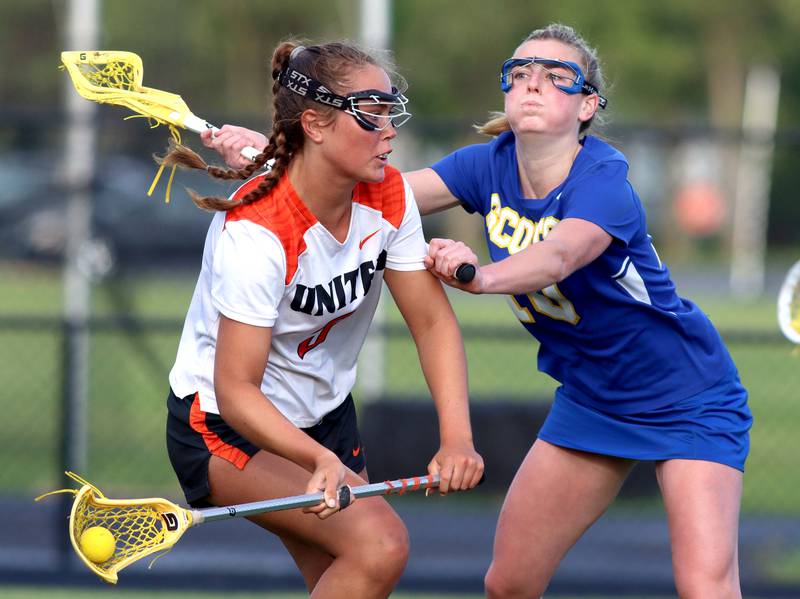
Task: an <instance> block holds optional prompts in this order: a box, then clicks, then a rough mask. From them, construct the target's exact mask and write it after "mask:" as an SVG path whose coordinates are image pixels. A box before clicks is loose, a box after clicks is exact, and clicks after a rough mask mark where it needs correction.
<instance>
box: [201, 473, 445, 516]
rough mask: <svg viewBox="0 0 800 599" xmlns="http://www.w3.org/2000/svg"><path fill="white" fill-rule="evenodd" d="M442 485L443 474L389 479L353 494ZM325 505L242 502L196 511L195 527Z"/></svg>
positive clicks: (302, 499) (318, 499)
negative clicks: (201, 524)
mask: <svg viewBox="0 0 800 599" xmlns="http://www.w3.org/2000/svg"><path fill="white" fill-rule="evenodd" d="M438 486H439V475H438V474H434V475H427V476H415V477H413V478H400V479H397V480H387V481H386V482H382V483H373V484H369V485H360V486H358V487H353V488H352V489H351V493H352V495H353V497H372V496H375V495H391V494H402V493H405V492H406V491H416V490H417V489H432V488H435V487H438ZM320 503H322V493H309V494H307V495H294V496H292V497H280V498H278V499H267V500H266V501H254V502H252V503H242V504H239V505H229V506H226V507H212V508H204V509H201V510H193V511H192V526H195V525H197V524H200V523H202V522H213V521H215V520H226V519H228V518H239V517H242V516H253V515H255V514H264V513H266V512H277V511H280V510H291V509H295V508H299V507H311V506H312V505H318V504H320Z"/></svg>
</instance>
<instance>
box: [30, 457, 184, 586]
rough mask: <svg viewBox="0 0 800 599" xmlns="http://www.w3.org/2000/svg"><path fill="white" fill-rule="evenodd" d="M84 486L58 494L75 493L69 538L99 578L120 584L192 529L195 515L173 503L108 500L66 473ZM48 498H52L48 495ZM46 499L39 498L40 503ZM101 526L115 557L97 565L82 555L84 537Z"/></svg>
mask: <svg viewBox="0 0 800 599" xmlns="http://www.w3.org/2000/svg"><path fill="white" fill-rule="evenodd" d="M67 475H69V476H70V477H71V478H72V479H74V480H76V481H78V482H79V483H81V484H82V485H83V486H82V487H81V488H80V489H78V490H77V491H76V490H75V489H62V490H61V491H53V492H54V493H58V492H72V493H75V500H74V501H73V503H72V511H71V512H70V518H69V520H70V521H69V538H70V540H71V542H72V547H73V549H75V552H76V553H77V554H78V556H79V557H80V558H81V560H82V561H83V563H85V564H86V566H87V567H88V568H89V569H90V570H91V571H92V572H94V573H95V574H97V575H98V576H99V577H100V578H102V579H103V580H105V581H106V582H109V583H111V584H116V583H117V573H118V572H119V571H120V570H122V569H123V568H125V567H127V566H129V565H130V564H132V563H133V562H135V561H137V560H139V559H141V558H142V557H144V556H146V555H150V554H153V553H156V552H158V551H164V550H167V549H169V548H170V547H172V546H173V545H174V544H175V543H176V542H177V541H178V539H180V538H181V536H182V535H183V533H184V532H185V531H186V529H187V528H189V527H190V526H191V525H192V515H191V512H190V511H189V510H186V509H184V508H182V507H180V506H178V505H176V504H174V503H172V502H171V501H168V500H166V499H159V498H150V499H108V498H107V497H106V496H105V495H103V493H102V491H100V489H98V488H97V487H95V486H94V485H92V484H91V483H89V482H87V481H85V480H84V479H82V478H81V477H80V476H78V475H76V474H74V473H72V472H67ZM46 495H50V493H47V494H46ZM44 496H45V495H42V496H41V497H39V498H37V500H38V499H41V498H42V497H44ZM92 526H100V527H103V528H105V529H107V530H108V531H109V532H111V534H113V535H114V539H115V547H114V553H113V555H112V556H111V557H110V558H109V559H107V560H106V561H104V562H101V563H95V562H93V561H92V560H91V559H89V557H87V556H86V554H85V553H84V551H83V548H82V547H81V544H80V539H81V534H83V531H85V530H86V529H87V528H90V527H92Z"/></svg>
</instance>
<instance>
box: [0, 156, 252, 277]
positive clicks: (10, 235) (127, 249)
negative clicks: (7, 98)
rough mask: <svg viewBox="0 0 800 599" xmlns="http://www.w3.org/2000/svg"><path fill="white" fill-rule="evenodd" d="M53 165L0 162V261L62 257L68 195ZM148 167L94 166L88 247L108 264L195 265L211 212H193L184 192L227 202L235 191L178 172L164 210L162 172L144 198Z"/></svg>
mask: <svg viewBox="0 0 800 599" xmlns="http://www.w3.org/2000/svg"><path fill="white" fill-rule="evenodd" d="M53 160H54V159H53V158H52V157H45V156H42V155H41V154H38V153H37V154H34V153H22V152H17V153H13V154H6V155H2V156H0V256H5V257H16V258H34V259H44V260H61V259H62V258H63V256H64V249H65V247H66V241H67V227H66V215H67V204H68V197H69V196H68V190H67V189H66V188H65V186H64V185H63V184H62V183H59V181H58V177H57V172H56V169H55V168H53V166H52V165H53V164H54V162H53ZM42 165H47V166H46V167H43V166H42ZM156 169H157V167H156V165H155V164H154V163H153V162H151V161H147V160H142V159H139V158H132V157H129V156H124V155H116V156H107V157H104V158H102V157H101V158H100V159H99V160H98V165H97V169H96V174H95V177H94V180H93V181H92V184H91V188H90V193H91V197H92V218H91V237H92V239H91V243H92V244H93V246H94V250H96V251H97V252H100V254H103V253H105V254H107V257H108V258H107V259H108V260H110V261H111V262H112V263H113V264H114V265H116V266H121V267H125V266H129V265H131V266H132V265H164V264H171V263H191V262H195V263H197V264H199V261H200V256H201V254H202V250H203V241H204V239H205V234H206V229H207V228H208V223H209V221H210V219H211V214H210V213H208V212H205V211H203V210H200V209H199V208H197V207H196V206H195V205H194V204H193V203H192V202H191V200H190V199H189V197H188V196H187V194H186V192H185V189H184V188H185V187H189V188H192V189H194V190H196V191H198V192H199V193H203V194H215V195H221V196H227V195H228V194H229V193H230V192H231V191H232V190H233V189H235V186H236V183H233V184H230V183H215V182H214V181H213V180H211V179H210V178H209V177H208V176H207V175H206V174H205V173H200V172H197V173H192V172H187V171H178V172H177V173H176V175H175V179H174V182H173V185H172V193H171V201H170V202H169V203H168V204H165V203H164V193H165V190H166V184H167V179H168V176H169V172H165V173H163V174H162V177H161V180H160V181H159V184H158V186H157V187H156V189H155V191H154V192H153V195H152V197H148V196H147V190H148V188H149V187H150V184H151V183H152V181H153V177H154V176H155V173H156Z"/></svg>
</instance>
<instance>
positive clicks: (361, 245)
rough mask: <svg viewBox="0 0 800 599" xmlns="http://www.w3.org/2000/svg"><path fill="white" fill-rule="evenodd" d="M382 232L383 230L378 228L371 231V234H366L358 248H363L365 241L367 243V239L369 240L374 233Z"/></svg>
mask: <svg viewBox="0 0 800 599" xmlns="http://www.w3.org/2000/svg"><path fill="white" fill-rule="evenodd" d="M380 232H381V230H380V229H378V230H377V231H373V232H372V233H370V234H369V235H367V236H366V237H365V238H364V239H362V240H361V242H360V243H359V244H358V249H361V248H363V247H364V244H365V243H367V241H369V239H370V237H372V236H373V235H377V234H378V233H380Z"/></svg>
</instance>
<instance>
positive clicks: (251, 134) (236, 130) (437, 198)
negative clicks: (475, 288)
mask: <svg viewBox="0 0 800 599" xmlns="http://www.w3.org/2000/svg"><path fill="white" fill-rule="evenodd" d="M200 138H201V139H202V140H203V145H205V146H206V147H207V148H211V149H212V150H215V151H216V152H217V153H219V155H220V156H221V157H222V159H223V160H224V161H225V163H226V164H227V165H228V166H230V167H231V168H235V169H241V168H244V167H245V166H247V163H248V161H247V159H246V158H244V157H243V156H242V154H241V150H242V148H246V147H248V146H250V147H252V148H258V149H259V150H261V149H263V148H265V147H266V146H267V142H268V140H267V138H266V137H265V136H264V135H263V134H262V133H259V132H258V131H253V130H252V129H247V128H246V127H238V126H236V125H223V126H222V127H220V129H219V132H218V133H215V134H214V135H213V136H212V135H211V131H210V130H209V131H204V132H203V133H201V134H200ZM403 175H404V177H405V178H406V180H407V181H408V183H409V185H411V189H412V190H413V191H414V197H415V199H416V201H417V206H418V207H419V212H420V214H423V215H425V214H433V213H434V212H441V211H442V210H447V209H448V208H452V207H453V206H456V205H458V203H459V202H458V199H456V197H455V196H454V195H453V194H451V193H450V190H449V189H448V188H447V185H445V183H444V181H442V178H441V177H440V176H439V175H438V174H436V171H434V170H433V169H431V168H423V169H419V170H416V171H409V172H407V173H403Z"/></svg>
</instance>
